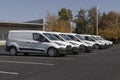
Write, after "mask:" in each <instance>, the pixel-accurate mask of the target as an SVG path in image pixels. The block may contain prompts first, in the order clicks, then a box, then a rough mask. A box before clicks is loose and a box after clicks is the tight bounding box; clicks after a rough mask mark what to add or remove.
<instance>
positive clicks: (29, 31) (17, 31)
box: [9, 30, 45, 33]
mask: <svg viewBox="0 0 120 80" xmlns="http://www.w3.org/2000/svg"><path fill="white" fill-rule="evenodd" d="M9 32H38V33H43V32H45V31H40V30H10V31H9Z"/></svg>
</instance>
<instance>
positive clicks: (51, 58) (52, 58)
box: [0, 56, 75, 60]
mask: <svg viewBox="0 0 120 80" xmlns="http://www.w3.org/2000/svg"><path fill="white" fill-rule="evenodd" d="M0 57H1V58H2V57H3V58H9V57H11V58H14V56H0ZM16 57H17V58H28V59H29V58H34V59H49V60H75V59H74V58H55V57H34V56H33V57H29V56H15V58H16Z"/></svg>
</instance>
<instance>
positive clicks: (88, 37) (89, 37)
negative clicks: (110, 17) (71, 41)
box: [79, 34, 106, 49]
mask: <svg viewBox="0 0 120 80" xmlns="http://www.w3.org/2000/svg"><path fill="white" fill-rule="evenodd" d="M79 36H80V37H82V38H84V39H85V40H88V41H91V42H94V43H95V48H96V49H102V48H105V46H106V45H105V42H102V41H98V40H96V39H95V38H93V37H92V35H89V34H79Z"/></svg>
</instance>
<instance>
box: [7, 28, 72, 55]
mask: <svg viewBox="0 0 120 80" xmlns="http://www.w3.org/2000/svg"><path fill="white" fill-rule="evenodd" d="M43 33H44V31H36V30H11V31H9V32H8V37H7V40H6V51H8V52H9V54H10V55H17V53H24V54H25V55H26V54H28V53H47V54H48V55H49V56H59V55H60V54H67V50H68V49H71V46H70V45H69V44H63V43H62V42H60V41H59V42H54V41H51V40H50V39H49V38H48V37H46V36H45V35H44V34H43Z"/></svg>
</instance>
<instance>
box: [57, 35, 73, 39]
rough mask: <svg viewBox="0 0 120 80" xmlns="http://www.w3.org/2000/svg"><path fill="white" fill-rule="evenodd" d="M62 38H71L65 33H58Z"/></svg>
mask: <svg viewBox="0 0 120 80" xmlns="http://www.w3.org/2000/svg"><path fill="white" fill-rule="evenodd" d="M59 35H60V36H61V37H62V38H64V39H65V40H72V39H71V38H70V37H68V36H67V35H65V34H59Z"/></svg>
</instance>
